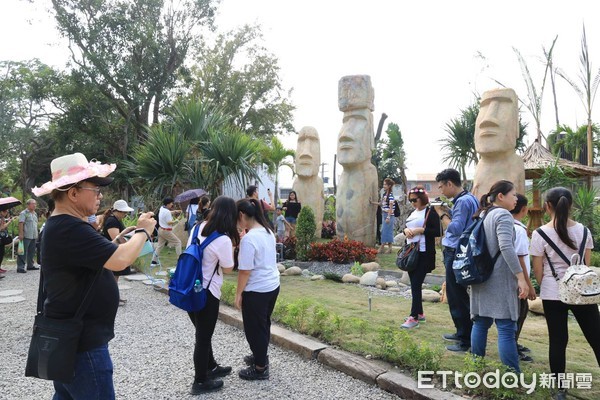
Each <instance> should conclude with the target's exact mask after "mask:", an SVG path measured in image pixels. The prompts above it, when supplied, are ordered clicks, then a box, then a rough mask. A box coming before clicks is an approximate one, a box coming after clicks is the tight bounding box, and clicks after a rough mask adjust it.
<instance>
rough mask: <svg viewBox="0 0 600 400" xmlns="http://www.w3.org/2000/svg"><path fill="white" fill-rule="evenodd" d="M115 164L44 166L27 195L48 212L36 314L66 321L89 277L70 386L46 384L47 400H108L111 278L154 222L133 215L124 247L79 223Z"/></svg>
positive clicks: (113, 309)
mask: <svg viewBox="0 0 600 400" xmlns="http://www.w3.org/2000/svg"><path fill="white" fill-rule="evenodd" d="M115 168H116V165H115V164H101V163H100V162H97V161H95V160H92V161H90V162H88V160H87V158H86V157H85V156H84V155H83V154H81V153H74V154H68V155H65V156H62V157H59V158H56V159H54V160H52V162H51V164H50V169H51V172H52V180H51V181H49V182H46V183H45V184H43V185H42V186H41V187H39V188H38V187H35V188H33V189H32V191H33V193H34V194H35V195H36V196H43V195H47V194H50V195H51V197H52V199H54V201H55V209H54V212H53V213H52V216H51V217H50V218H48V221H47V222H46V225H45V228H44V238H43V240H42V248H41V256H42V276H43V287H44V292H45V300H44V299H42V300H44V301H43V302H42V304H43V310H42V312H43V314H44V315H45V316H46V317H48V318H52V319H56V320H61V319H64V320H69V319H71V318H73V317H74V315H75V313H76V311H77V309H78V307H79V305H80V304H81V303H82V302H83V297H84V296H85V294H86V293H87V292H88V290H89V289H90V287H91V282H92V281H93V279H94V278H95V277H96V276H97V280H96V281H95V283H94V285H95V286H94V288H93V289H94V290H92V291H91V292H90V295H91V296H92V297H91V301H90V302H89V306H88V307H87V309H86V310H85V311H84V314H83V318H82V322H83V330H82V333H81V336H80V339H79V346H78V348H77V359H76V363H75V371H74V379H73V381H72V382H71V383H63V382H59V381H54V389H55V394H54V397H53V398H54V399H73V398H77V399H106V400H110V399H114V398H115V392H114V385H113V366H112V360H111V358H110V354H109V351H108V342H109V341H110V340H111V339H112V338H113V337H114V335H115V334H114V324H115V316H116V313H117V308H118V306H119V289H118V287H117V283H116V282H115V278H114V277H113V274H112V271H121V270H123V269H125V268H127V266H129V265H130V264H131V263H133V261H134V260H135V259H136V258H137V256H138V254H139V253H140V251H141V250H142V247H143V246H144V244H145V242H146V240H147V238H148V237H149V232H152V230H153V228H154V225H155V224H156V221H155V220H154V218H152V213H145V214H142V215H140V217H139V219H138V223H137V227H136V229H135V233H134V234H133V235H132V237H131V239H130V240H129V241H128V242H127V243H123V244H121V245H117V244H115V243H113V242H111V241H109V240H107V239H106V238H105V237H103V236H102V235H98V233H97V232H96V231H95V230H94V228H92V226H91V225H90V224H89V223H88V222H87V217H88V216H89V215H92V214H95V213H96V212H97V211H98V207H99V206H100V200H101V199H102V193H101V190H102V187H103V186H106V185H108V184H110V183H111V182H112V178H109V177H108V175H109V174H110V173H112V172H113V171H114V170H115Z"/></svg>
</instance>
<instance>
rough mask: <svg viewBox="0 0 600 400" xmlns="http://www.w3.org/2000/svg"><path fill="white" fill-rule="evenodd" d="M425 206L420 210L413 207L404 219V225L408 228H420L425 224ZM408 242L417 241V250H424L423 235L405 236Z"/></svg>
mask: <svg viewBox="0 0 600 400" xmlns="http://www.w3.org/2000/svg"><path fill="white" fill-rule="evenodd" d="M426 211H427V207H425V208H424V209H422V210H421V211H419V210H417V209H415V210H414V211H413V212H412V213H410V215H409V216H408V218H407V219H406V227H407V228H409V229H415V228H422V227H423V226H424V225H425V212H426ZM406 241H407V242H408V243H416V242H419V251H425V235H415V236H413V237H412V239H409V238H406Z"/></svg>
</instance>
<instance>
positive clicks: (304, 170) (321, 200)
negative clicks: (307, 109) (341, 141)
mask: <svg viewBox="0 0 600 400" xmlns="http://www.w3.org/2000/svg"><path fill="white" fill-rule="evenodd" d="M320 166H321V142H320V140H319V132H317V130H316V129H315V128H313V127H312V126H305V127H303V128H302V129H300V132H299V133H298V145H297V147H296V179H294V185H293V186H292V190H294V191H295V192H296V196H297V199H298V201H299V202H300V203H301V204H302V207H306V206H309V207H310V208H311V209H312V210H313V212H314V214H315V221H316V222H317V230H316V232H315V234H316V235H317V237H321V221H323V212H324V211H325V197H324V195H323V179H321V177H320V176H319V167H320Z"/></svg>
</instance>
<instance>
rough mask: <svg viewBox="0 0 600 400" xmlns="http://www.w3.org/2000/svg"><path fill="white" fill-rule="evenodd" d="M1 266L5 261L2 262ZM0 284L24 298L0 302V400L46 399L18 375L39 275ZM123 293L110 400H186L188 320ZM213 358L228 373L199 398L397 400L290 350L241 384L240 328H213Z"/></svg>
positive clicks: (155, 300) (10, 276)
mask: <svg viewBox="0 0 600 400" xmlns="http://www.w3.org/2000/svg"><path fill="white" fill-rule="evenodd" d="M3 264H6V263H3ZM5 268H6V269H8V270H9V272H7V273H6V278H4V279H2V280H0V292H1V291H4V290H11V289H20V290H23V293H22V294H21V296H23V297H25V298H26V300H25V301H23V302H20V303H13V304H0V335H1V337H2V341H3V345H2V346H1V347H0V358H1V360H2V361H1V362H0V399H10V400H17V399H27V400H29V399H36V400H37V399H50V398H51V397H52V394H53V388H52V383H51V382H49V381H44V380H40V379H34V378H26V377H25V376H24V370H25V360H26V357H27V350H28V347H29V340H30V332H31V326H32V323H33V316H34V313H35V302H36V296H37V284H38V280H39V274H38V273H37V272H35V271H29V272H28V273H27V274H17V273H16V271H15V266H14V264H13V265H11V264H10V263H9V264H8V266H5ZM121 284H122V285H127V286H130V287H131V288H130V289H127V290H123V291H122V296H123V297H124V298H126V299H127V300H128V302H127V304H126V305H125V306H124V307H120V308H119V312H118V314H117V320H116V326H115V334H116V337H115V338H114V339H113V340H112V341H111V342H110V352H111V355H112V359H113V363H114V367H115V375H114V382H115V391H116V394H117V399H132V400H133V399H135V400H139V399H192V398H198V397H195V396H190V395H189V394H188V390H189V387H190V386H191V383H192V380H193V364H192V354H193V345H194V337H193V329H192V325H191V322H190V321H189V319H188V317H187V315H186V314H185V313H184V312H182V311H180V310H178V309H176V308H174V307H172V306H170V305H169V303H168V300H167V296H165V295H164V294H161V293H159V292H157V291H155V290H153V289H152V288H151V287H150V286H146V285H144V284H143V283H141V282H128V281H125V280H123V278H121ZM213 348H214V351H215V355H216V357H217V361H218V362H219V363H220V364H222V365H231V366H233V368H234V372H233V373H232V375H230V376H228V377H226V378H225V387H224V389H223V390H221V391H220V392H216V393H214V394H209V395H203V396H202V398H203V399H236V400H241V399H256V398H257V397H258V396H260V398H263V399H364V398H368V399H397V397H396V396H394V395H392V394H390V393H387V392H385V391H383V390H380V389H379V388H377V387H375V386H371V385H368V384H366V383H363V382H362V381H359V380H356V379H353V378H351V377H349V376H347V375H345V374H343V373H341V372H338V371H334V370H332V369H329V368H327V367H324V366H322V365H321V364H319V363H318V362H316V361H314V360H313V361H307V360H305V359H303V358H300V357H299V356H297V355H296V354H295V353H292V352H289V351H287V350H283V349H281V348H278V347H275V346H271V348H270V349H269V352H270V360H271V379H270V380H269V381H263V382H246V381H242V380H241V379H239V378H238V377H237V371H239V370H240V369H241V368H242V367H243V362H242V356H243V355H245V354H248V353H249V348H248V345H247V343H246V340H245V338H244V334H243V332H242V331H240V330H238V329H236V328H233V327H231V326H229V325H225V324H223V323H221V322H220V321H219V322H218V323H217V328H216V331H215V335H214V337H213Z"/></svg>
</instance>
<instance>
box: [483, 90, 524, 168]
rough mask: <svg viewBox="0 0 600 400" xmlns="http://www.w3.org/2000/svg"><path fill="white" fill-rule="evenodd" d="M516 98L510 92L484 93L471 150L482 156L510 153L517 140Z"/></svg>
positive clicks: (517, 114)
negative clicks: (473, 147)
mask: <svg viewBox="0 0 600 400" xmlns="http://www.w3.org/2000/svg"><path fill="white" fill-rule="evenodd" d="M517 103H518V100H517V95H516V93H515V91H514V90H512V89H494V90H488V91H487V92H485V93H483V96H481V102H480V105H479V114H478V115H477V120H476V122H475V150H476V151H477V152H478V153H479V154H481V155H482V156H486V155H493V154H501V153H506V152H511V151H514V149H515V145H516V142H517V138H518V137H519V109H518V104H517Z"/></svg>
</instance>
